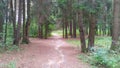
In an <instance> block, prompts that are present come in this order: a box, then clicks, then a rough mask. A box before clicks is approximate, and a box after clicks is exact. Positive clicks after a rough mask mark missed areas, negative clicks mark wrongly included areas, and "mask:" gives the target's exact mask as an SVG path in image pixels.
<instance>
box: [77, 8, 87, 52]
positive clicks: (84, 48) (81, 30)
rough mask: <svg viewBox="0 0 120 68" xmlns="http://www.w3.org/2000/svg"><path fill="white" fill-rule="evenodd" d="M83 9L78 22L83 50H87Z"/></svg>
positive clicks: (79, 13)
mask: <svg viewBox="0 0 120 68" xmlns="http://www.w3.org/2000/svg"><path fill="white" fill-rule="evenodd" d="M82 14H83V13H82V10H81V11H79V12H78V23H79V32H80V41H81V51H82V52H84V53H85V52H86V42H85V32H84V29H83V15H82Z"/></svg>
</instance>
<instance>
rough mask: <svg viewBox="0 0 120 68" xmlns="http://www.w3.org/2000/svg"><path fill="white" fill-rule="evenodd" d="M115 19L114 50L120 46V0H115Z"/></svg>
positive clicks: (113, 29)
mask: <svg viewBox="0 0 120 68" xmlns="http://www.w3.org/2000/svg"><path fill="white" fill-rule="evenodd" d="M113 13H114V19H113V28H112V45H111V49H112V50H117V49H118V47H119V46H120V45H119V44H118V42H119V26H120V14H119V13H120V0H114V12H113Z"/></svg>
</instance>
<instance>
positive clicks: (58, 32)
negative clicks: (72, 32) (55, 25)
mask: <svg viewBox="0 0 120 68" xmlns="http://www.w3.org/2000/svg"><path fill="white" fill-rule="evenodd" d="M54 33H55V34H57V35H60V36H62V35H63V31H62V29H59V30H54V31H52V35H53V34H54ZM68 34H69V31H68ZM76 34H77V36H78V35H79V29H77V30H76Z"/></svg>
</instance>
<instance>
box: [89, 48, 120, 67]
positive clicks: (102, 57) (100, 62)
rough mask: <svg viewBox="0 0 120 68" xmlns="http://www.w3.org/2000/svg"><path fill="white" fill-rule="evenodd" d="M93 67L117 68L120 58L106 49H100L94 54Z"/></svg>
mask: <svg viewBox="0 0 120 68" xmlns="http://www.w3.org/2000/svg"><path fill="white" fill-rule="evenodd" d="M91 57H92V60H91V61H92V65H96V66H103V67H105V68H116V67H117V66H118V63H120V56H119V54H116V52H114V51H113V52H109V51H108V50H106V49H98V50H96V51H95V52H93V53H92V55H91Z"/></svg>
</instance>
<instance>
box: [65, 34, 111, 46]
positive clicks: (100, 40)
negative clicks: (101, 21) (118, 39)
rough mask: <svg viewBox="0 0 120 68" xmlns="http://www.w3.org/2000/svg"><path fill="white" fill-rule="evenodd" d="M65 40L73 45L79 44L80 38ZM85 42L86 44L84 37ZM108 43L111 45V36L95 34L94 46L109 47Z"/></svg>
mask: <svg viewBox="0 0 120 68" xmlns="http://www.w3.org/2000/svg"><path fill="white" fill-rule="evenodd" d="M67 42H68V43H70V44H73V45H75V46H80V40H76V39H74V40H73V39H72V40H71V39H68V40H67ZM86 43H87V44H88V39H86ZM110 45H111V37H107V36H106V37H100V36H96V38H95V46H97V47H103V48H109V47H110Z"/></svg>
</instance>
